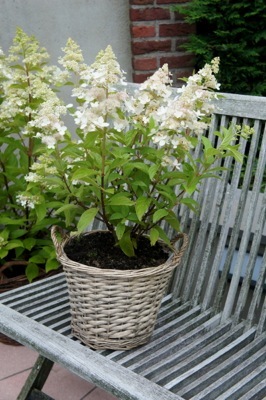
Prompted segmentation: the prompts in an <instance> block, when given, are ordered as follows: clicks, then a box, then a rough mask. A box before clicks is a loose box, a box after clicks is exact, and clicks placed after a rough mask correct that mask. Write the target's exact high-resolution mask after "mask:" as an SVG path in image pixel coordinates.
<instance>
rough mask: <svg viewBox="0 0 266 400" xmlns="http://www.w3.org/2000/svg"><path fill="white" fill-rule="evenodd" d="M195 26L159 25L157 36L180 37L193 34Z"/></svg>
mask: <svg viewBox="0 0 266 400" xmlns="http://www.w3.org/2000/svg"><path fill="white" fill-rule="evenodd" d="M194 31H195V26H194V25H192V24H187V23H185V22H182V21H180V22H176V23H175V24H161V25H160V26H159V36H160V37H165V36H182V35H188V34H191V33H194Z"/></svg>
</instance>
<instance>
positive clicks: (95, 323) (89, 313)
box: [26, 39, 246, 349]
mask: <svg viewBox="0 0 266 400" xmlns="http://www.w3.org/2000/svg"><path fill="white" fill-rule="evenodd" d="M64 52H65V55H64V56H63V57H62V58H60V59H59V62H60V64H61V65H62V66H63V67H64V68H65V72H66V73H68V74H69V82H68V84H70V83H71V82H72V84H73V90H72V97H74V98H75V99H76V106H74V105H73V104H68V105H67V108H68V110H69V112H70V115H72V116H73V118H74V122H75V124H76V126H77V129H76V132H75V133H74V134H71V133H70V130H69V129H66V127H65V129H63V128H62V124H63V122H62V120H61V119H60V123H59V122H58V118H59V114H60V110H59V111H58V110H57V108H55V109H54V112H51V109H50V104H49V101H48V102H43V103H42V104H41V105H40V109H39V114H38V116H36V118H35V119H34V122H33V123H32V125H33V126H34V127H35V129H36V130H37V131H38V137H39V138H40V139H41V141H42V142H43V143H44V144H46V147H45V149H44V150H43V157H42V158H39V159H38V161H37V162H35V163H33V164H32V165H31V172H30V174H29V175H28V176H27V178H26V179H27V180H28V182H29V186H28V190H29V191H32V190H33V191H34V190H36V186H38V185H40V184H41V185H42V186H43V187H45V189H46V190H48V191H49V190H50V191H51V192H52V193H53V195H54V197H55V198H56V200H57V202H58V203H57V204H59V203H60V206H59V207H58V208H57V211H56V213H57V214H62V215H64V217H65V220H66V226H67V227H71V226H72V225H73V224H75V221H78V222H77V231H76V234H74V235H73V232H72V233H71V235H70V236H69V235H65V234H64V233H63V232H62V230H61V229H57V228H53V230H52V237H53V240H54V244H55V247H56V250H57V256H58V260H59V261H60V262H61V263H62V264H63V266H64V270H65V272H66V277H67V282H68V288H69V296H70V304H71V313H72V328H73V333H74V334H75V335H76V336H77V337H79V338H80V339H81V340H82V341H83V342H84V343H86V344H88V345H90V346H92V347H94V348H115V349H121V348H123V349H124V348H131V347H134V346H137V345H139V344H142V343H145V342H146V341H147V340H148V338H149V337H150V335H151V333H152V330H153V326H154V324H155V320H156V313H157V310H158V307H159V304H160V301H161V298H162V296H163V294H164V291H165V288H166V285H167V282H168V280H169V277H170V274H171V272H172V270H173V269H174V268H175V266H176V265H177V264H178V263H179V261H180V258H181V256H182V253H183V251H184V249H185V246H186V242H187V240H186V238H185V237H184V236H183V238H184V241H183V245H182V247H181V251H180V252H179V251H177V250H176V249H175V247H173V245H172V242H171V240H170V239H171V238H168V237H167V235H166V234H165V232H164V230H163V229H162V227H161V226H160V223H161V222H162V221H165V222H166V223H167V224H169V225H170V226H171V228H172V229H173V230H174V231H176V232H179V230H180V227H179V221H178V217H177V214H176V213H175V209H176V207H177V206H179V205H180V204H184V205H185V206H188V207H189V208H191V209H192V210H193V211H196V209H197V203H196V201H195V200H194V199H193V198H192V195H193V193H194V192H195V191H196V190H197V187H198V185H199V183H200V182H201V181H202V180H203V179H206V178H209V177H211V176H212V177H213V176H215V177H218V175H219V172H220V171H221V170H222V169H223V167H222V164H221V163H220V161H221V160H222V159H224V158H225V157H227V156H229V155H230V156H233V157H235V159H236V160H237V161H241V159H242V156H241V154H240V153H239V151H238V145H237V142H236V141H237V137H238V136H239V135H240V134H242V131H241V129H239V128H237V127H235V126H231V127H230V128H228V129H224V130H223V131H222V132H217V137H218V139H219V140H218V141H217V145H216V146H214V145H213V144H212V143H211V141H210V140H209V139H208V138H207V137H206V136H204V132H205V130H206V129H208V126H209V123H210V117H211V114H212V112H213V110H214V105H213V103H212V100H213V99H215V97H216V96H217V94H216V90H217V89H219V84H218V83H217V81H216V79H215V76H214V74H215V73H216V72H217V71H218V63H219V60H218V59H214V60H213V61H212V63H211V64H210V65H208V64H207V65H205V66H204V68H203V69H201V70H200V71H199V72H198V73H197V74H195V75H193V76H192V77H190V78H188V80H187V82H186V84H185V85H184V86H183V87H182V88H181V89H180V90H177V91H176V92H174V91H173V90H172V89H171V76H170V73H169V71H168V67H167V65H164V66H163V67H162V68H160V69H159V70H158V71H157V72H156V73H155V74H154V75H153V76H151V77H150V78H149V79H147V80H146V82H145V83H143V84H142V85H140V86H139V87H138V88H136V89H133V90H132V89H131V90H129V89H128V85H127V84H126V82H125V79H124V73H123V71H122V70H121V68H120V66H119V64H118V62H117V60H116V57H115V55H114V53H113V51H112V49H111V47H110V46H108V47H107V48H106V50H105V51H101V52H100V53H99V54H98V55H97V57H96V60H95V62H94V63H93V64H92V65H91V66H87V65H86V64H85V63H84V60H83V57H82V52H81V50H80V48H79V47H78V45H77V44H76V43H75V42H74V41H73V40H71V39H69V41H68V43H67V46H66V48H65V49H64ZM173 94H174V95H173ZM55 116H56V118H55ZM62 132H63V134H62ZM245 134H246V133H245ZM199 145H202V153H201V154H200V155H199V156H195V153H194V149H195V148H196V147H197V146H199ZM51 167H52V172H50V168H51ZM93 221H98V222H100V223H102V224H103V225H104V227H105V230H104V231H96V232H89V233H84V231H85V230H86V229H87V227H88V226H89V225H91V224H92V226H93ZM70 230H71V229H70ZM58 232H59V233H60V234H61V238H60V237H59V236H58V234H57V233H58ZM181 236H182V235H181ZM171 251H172V252H173V253H174V256H173V257H172V258H171V257H170V259H168V258H169V253H170V252H171ZM142 256H143V259H144V261H143V262H141V261H140V262H139V259H140V258H141V257H142Z"/></svg>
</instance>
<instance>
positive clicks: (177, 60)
mask: <svg viewBox="0 0 266 400" xmlns="http://www.w3.org/2000/svg"><path fill="white" fill-rule="evenodd" d="M194 63H195V58H194V56H193V55H192V54H182V55H177V56H171V55H170V56H167V57H161V58H160V66H162V65H164V64H168V66H169V68H184V67H191V66H193V65H194Z"/></svg>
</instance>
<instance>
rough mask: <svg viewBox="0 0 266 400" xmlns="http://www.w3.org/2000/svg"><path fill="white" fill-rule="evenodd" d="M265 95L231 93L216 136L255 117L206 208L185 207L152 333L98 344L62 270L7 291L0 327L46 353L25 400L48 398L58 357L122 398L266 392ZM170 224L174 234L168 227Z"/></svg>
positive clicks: (217, 119) (238, 398)
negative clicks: (136, 342) (76, 316)
mask: <svg viewBox="0 0 266 400" xmlns="http://www.w3.org/2000/svg"><path fill="white" fill-rule="evenodd" d="M265 117H266V98H261V97H251V96H242V95H231V94H230V95H225V97H224V98H223V99H222V100H219V101H218V102H217V111H216V113H215V115H214V117H213V120H212V126H211V129H210V132H209V137H210V138H211V140H214V137H213V131H214V130H217V129H220V127H222V126H228V124H229V122H230V121H233V122H235V123H245V124H251V125H252V126H253V125H254V128H255V134H254V135H253V136H252V138H251V141H250V142H248V143H246V142H244V141H242V140H241V142H240V146H241V149H242V151H243V152H244V153H245V155H246V158H245V162H244V164H243V165H240V164H235V163H233V162H232V160H231V159H230V158H228V159H226V162H225V166H226V167H228V168H231V167H232V171H231V172H230V171H228V170H226V171H223V173H222V179H221V180H215V179H210V180H209V181H208V182H205V183H204V190H203V191H201V192H200V194H199V196H197V194H196V196H197V197H198V201H199V202H200V204H202V211H201V213H200V214H199V215H192V214H191V213H190V212H188V211H186V210H184V209H183V208H182V207H181V208H180V209H178V210H177V212H178V213H179V214H180V216H181V217H180V218H181V225H182V228H183V230H184V231H187V232H188V234H189V238H190V244H189V248H188V251H187V252H186V254H185V257H184V259H183V262H182V265H181V267H180V268H178V270H177V272H176V274H175V276H174V277H173V281H172V284H171V288H170V289H169V293H168V294H167V295H166V297H165V298H164V301H163V302H162V305H161V309H160V313H159V317H158V321H157V325H156V329H155V331H154V334H153V336H152V338H151V341H150V342H149V343H148V344H146V345H144V346H141V347H139V348H136V349H134V350H130V351H111V350H106V351H93V350H91V349H89V348H87V347H85V346H84V345H82V344H81V343H80V342H79V341H78V340H76V339H74V338H73V337H72V335H71V328H70V313H69V304H68V295H67V288H66V282H65V278H64V274H59V275H57V276H54V277H51V278H48V279H45V280H43V281H39V282H37V283H34V284H30V285H26V286H24V287H22V288H20V289H16V290H11V291H9V292H7V293H5V294H2V295H1V296H0V303H1V304H0V331H1V332H3V333H4V334H6V335H8V336H10V337H12V338H14V339H16V340H17V341H19V342H20V343H22V344H23V345H25V346H28V347H30V348H31V349H34V350H36V352H38V353H39V355H40V356H39V358H38V360H37V364H36V366H35V368H33V370H32V373H31V374H30V376H29V378H28V381H27V382H26V384H25V386H24V388H23V389H22V392H21V394H20V395H19V397H18V399H19V400H23V399H24V400H25V399H34V398H36V399H37V398H38V399H39V398H43V399H49V397H48V396H46V395H44V394H41V393H42V392H41V389H42V386H43V384H44V382H45V380H46V378H47V376H48V374H49V372H50V370H51V367H52V365H53V362H57V363H59V364H61V365H62V366H63V367H65V368H67V369H68V370H69V371H71V372H73V373H75V374H77V375H78V376H79V377H81V378H83V379H85V380H88V381H90V382H93V383H94V384H96V385H97V386H99V387H101V388H103V389H104V390H106V391H108V392H110V393H112V394H113V395H114V396H116V397H117V398H118V399H123V400H178V399H179V400H181V399H190V400H196V399H197V400H199V399H205V400H211V399H215V400H225V399H230V400H234V399H235V400H248V399H257V400H258V399H263V398H265V396H266V331H265V327H266V296H265V276H266V250H265V247H266V246H265V243H266V240H265V239H266V230H265V228H266V225H265V219H266V194H265V186H266V177H265V165H266V130H265V119H266V118H265ZM165 229H166V230H168V233H169V235H170V234H171V232H170V230H169V229H168V228H167V226H165Z"/></svg>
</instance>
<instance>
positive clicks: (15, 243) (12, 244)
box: [5, 239, 24, 250]
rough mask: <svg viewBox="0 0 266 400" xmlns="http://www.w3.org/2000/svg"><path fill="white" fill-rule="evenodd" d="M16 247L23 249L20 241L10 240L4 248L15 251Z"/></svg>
mask: <svg viewBox="0 0 266 400" xmlns="http://www.w3.org/2000/svg"><path fill="white" fill-rule="evenodd" d="M17 247H24V246H23V242H22V241H21V240H17V239H14V240H10V241H9V242H8V243H7V245H6V246H5V248H6V249H7V250H11V249H15V248H17Z"/></svg>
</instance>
